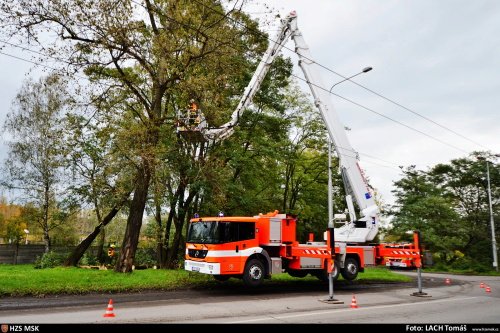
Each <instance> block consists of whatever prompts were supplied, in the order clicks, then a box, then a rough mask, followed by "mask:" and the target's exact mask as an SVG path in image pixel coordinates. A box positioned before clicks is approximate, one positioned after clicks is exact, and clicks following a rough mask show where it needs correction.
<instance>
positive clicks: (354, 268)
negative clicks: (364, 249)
mask: <svg viewBox="0 0 500 333" xmlns="http://www.w3.org/2000/svg"><path fill="white" fill-rule="evenodd" d="M358 272H359V263H358V261H357V260H356V258H353V257H347V258H346V259H345V262H344V268H342V269H341V270H340V274H342V277H343V278H344V279H346V280H349V281H352V280H354V279H355V278H356V277H357V276H358Z"/></svg>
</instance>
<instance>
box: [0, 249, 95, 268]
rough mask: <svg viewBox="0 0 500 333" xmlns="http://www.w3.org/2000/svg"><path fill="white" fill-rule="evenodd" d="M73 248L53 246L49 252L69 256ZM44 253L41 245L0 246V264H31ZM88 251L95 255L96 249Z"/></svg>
mask: <svg viewBox="0 0 500 333" xmlns="http://www.w3.org/2000/svg"><path fill="white" fill-rule="evenodd" d="M74 248H75V246H53V247H51V251H53V252H55V253H61V254H69V253H70V252H71V251H72V250H73V249H74ZM44 251H45V246H44V245H41V244H28V245H24V244H19V245H15V244H0V264H14V265H16V264H32V263H34V262H35V260H36V258H37V257H39V256H41V255H43V253H44ZM89 251H90V253H92V254H93V255H95V254H96V253H97V248H94V247H92V248H91V249H90V250H89Z"/></svg>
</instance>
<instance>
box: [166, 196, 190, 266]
mask: <svg viewBox="0 0 500 333" xmlns="http://www.w3.org/2000/svg"><path fill="white" fill-rule="evenodd" d="M196 194H197V191H191V192H190V193H189V195H188V197H187V198H186V200H185V201H184V202H179V206H181V208H179V211H178V215H177V219H176V220H174V223H175V235H174V241H173V243H172V246H171V249H170V251H169V253H168V258H167V268H177V267H176V264H177V262H176V259H177V257H178V254H179V247H180V244H181V240H182V229H183V227H184V221H185V220H186V214H187V211H188V209H189V206H190V205H191V203H192V202H193V199H194V197H195V195H196ZM179 198H180V197H179ZM179 200H180V199H179Z"/></svg>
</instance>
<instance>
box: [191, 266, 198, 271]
mask: <svg viewBox="0 0 500 333" xmlns="http://www.w3.org/2000/svg"><path fill="white" fill-rule="evenodd" d="M191 270H192V271H193V272H199V271H200V267H196V266H193V267H191Z"/></svg>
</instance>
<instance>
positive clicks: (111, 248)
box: [107, 244, 116, 265]
mask: <svg viewBox="0 0 500 333" xmlns="http://www.w3.org/2000/svg"><path fill="white" fill-rule="evenodd" d="M115 247H116V245H115V244H111V245H110V246H109V248H108V258H107V259H108V260H107V262H108V264H109V265H111V264H112V263H113V259H114V258H115V255H116V252H115Z"/></svg>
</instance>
